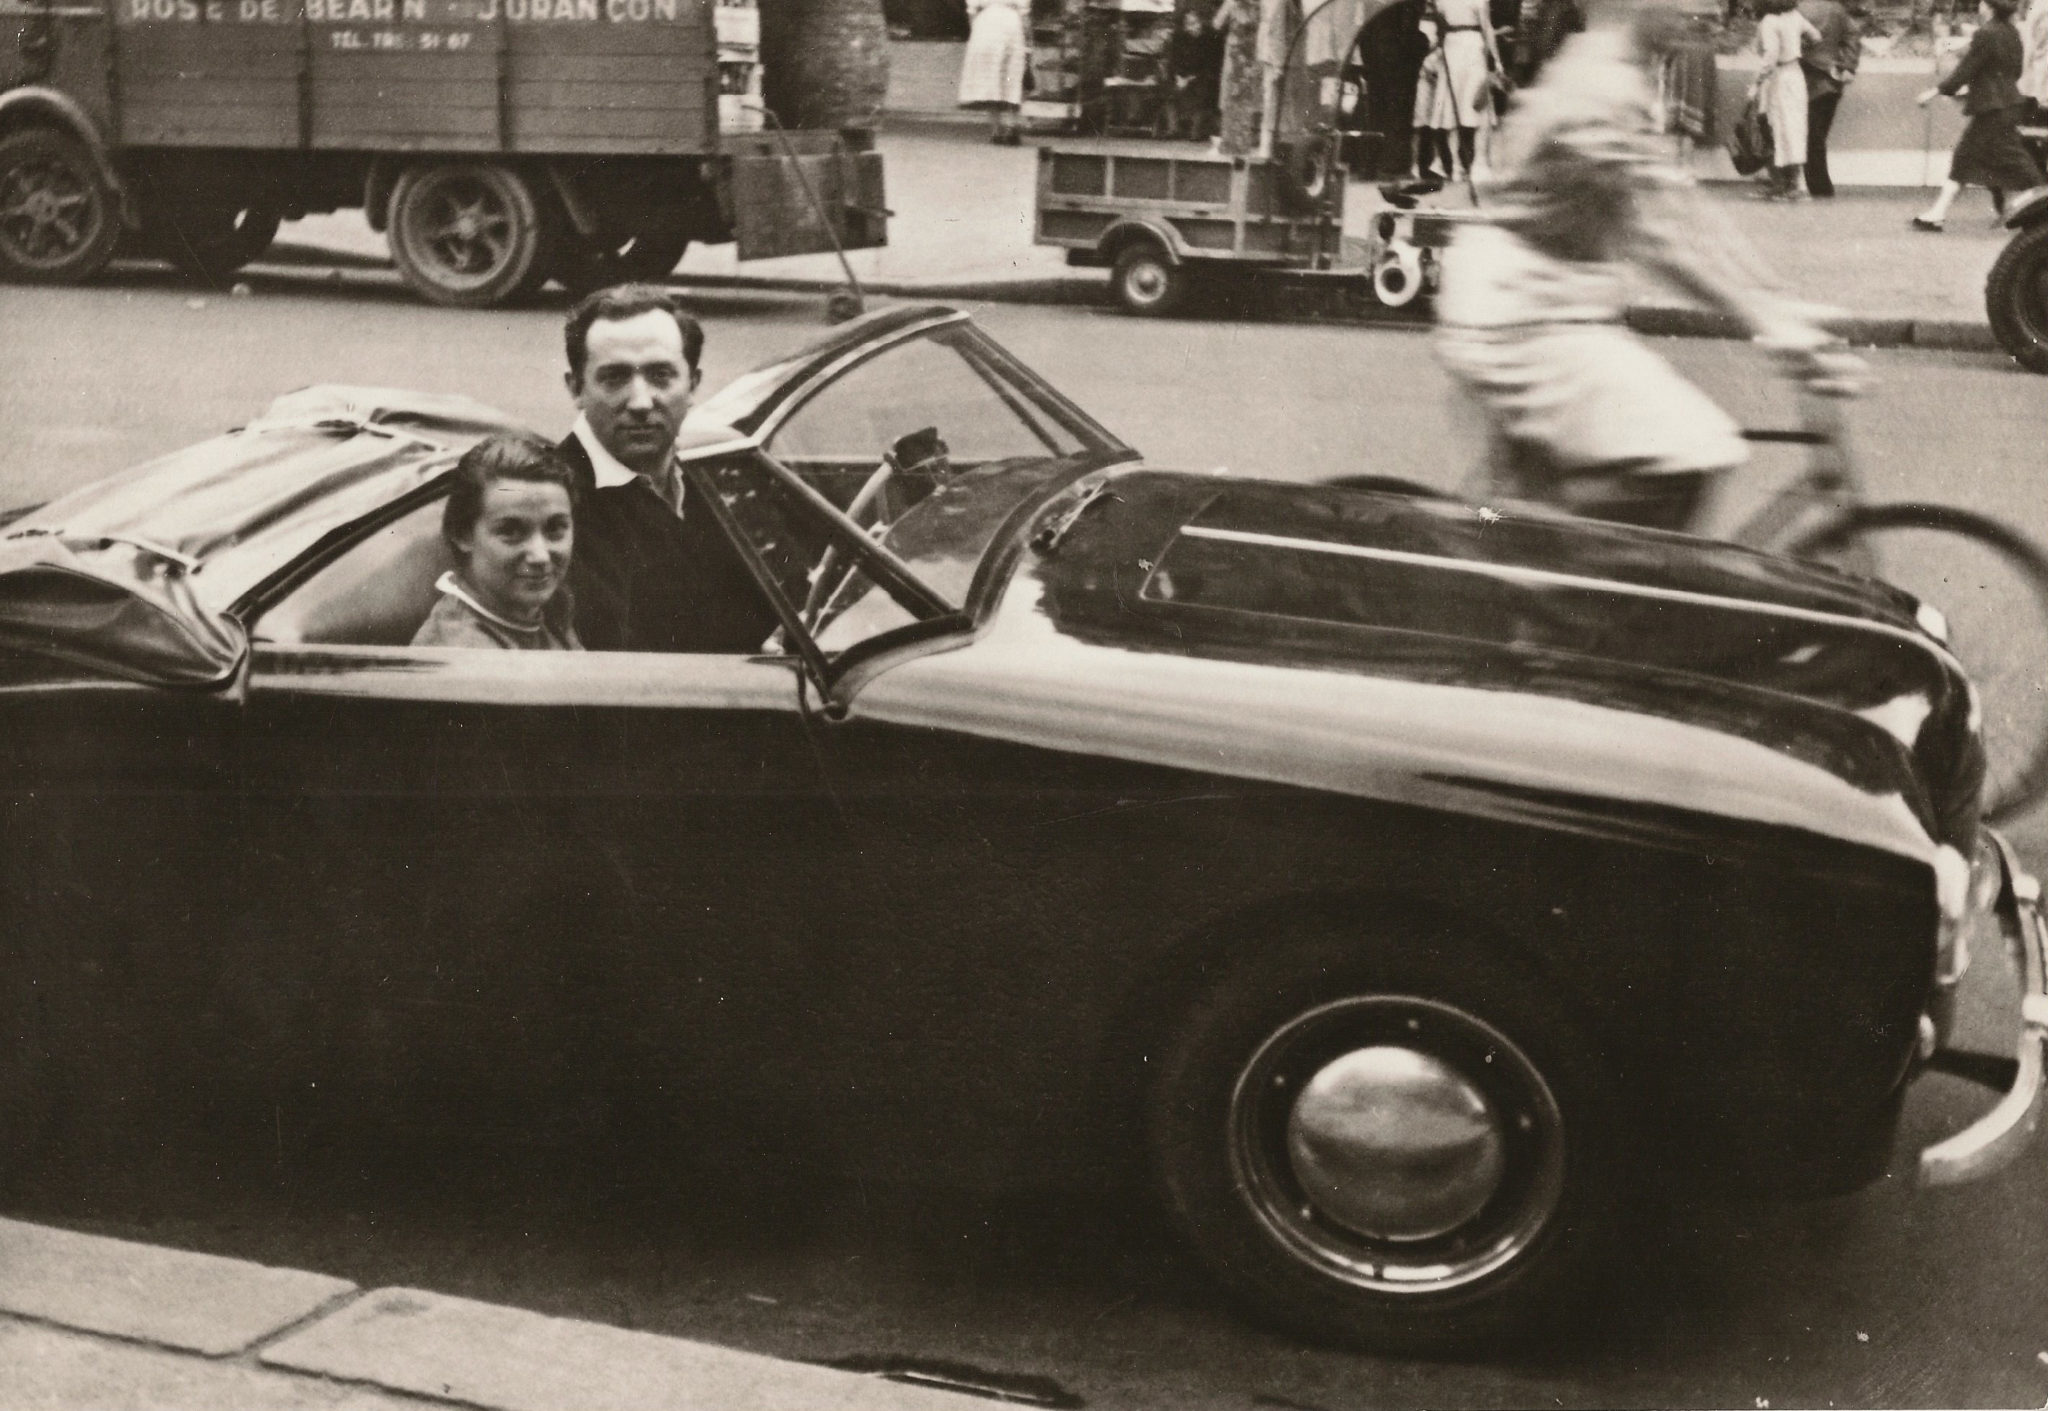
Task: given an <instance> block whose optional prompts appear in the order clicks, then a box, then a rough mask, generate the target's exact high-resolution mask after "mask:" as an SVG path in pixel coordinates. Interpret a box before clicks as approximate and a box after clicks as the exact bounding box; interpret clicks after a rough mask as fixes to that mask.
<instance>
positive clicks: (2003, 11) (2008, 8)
mask: <svg viewBox="0 0 2048 1411" xmlns="http://www.w3.org/2000/svg"><path fill="white" fill-rule="evenodd" d="M1982 3H1983V4H1985V5H1988V6H1990V7H1991V13H1992V14H1994V15H1996V16H1998V18H2000V19H2002V20H2009V19H2011V18H2012V17H2013V15H2014V14H2015V13H2016V12H2017V11H2018V10H2019V8H2020V0H1982Z"/></svg>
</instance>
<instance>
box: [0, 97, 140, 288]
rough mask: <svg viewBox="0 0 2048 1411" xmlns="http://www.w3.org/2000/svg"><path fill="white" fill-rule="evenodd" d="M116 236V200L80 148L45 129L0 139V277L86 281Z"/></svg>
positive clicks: (107, 257) (108, 254)
mask: <svg viewBox="0 0 2048 1411" xmlns="http://www.w3.org/2000/svg"><path fill="white" fill-rule="evenodd" d="M120 238H121V215H120V210H119V205H118V202H117V201H116V199H115V196H114V192H113V190H112V188H110V187H109V186H108V185H107V183H106V181H105V180H104V179H103V178H102V177H101V176H100V170H99V166H98V164H97V163H95V162H94V161H93V159H92V153H91V152H90V151H89V150H88V149H87V148H86V146H85V144H84V143H82V142H80V141H79V140H78V139H77V138H75V137H71V136H69V135H68V134H65V133H61V132H52V131H50V130H49V129H48V128H30V129H29V130H28V131H26V132H17V133H15V134H13V135H12V136H10V137H6V138H0V277H5V278H7V279H11V280H19V281H22V282H24V283H30V284H74V283H77V282H79V281H82V280H87V279H91V278H92V277H93V276H94V275H96V274H98V273H99V272H100V271H101V270H103V269H105V268H106V267H107V261H109V260H111V259H112V258H113V257H114V244H115V242H116V241H118V240H119V239H120Z"/></svg>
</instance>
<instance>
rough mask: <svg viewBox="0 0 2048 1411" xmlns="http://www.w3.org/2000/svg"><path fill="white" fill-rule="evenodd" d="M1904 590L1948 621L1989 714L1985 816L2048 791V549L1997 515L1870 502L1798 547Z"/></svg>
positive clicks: (1997, 816) (2019, 806) (1952, 641)
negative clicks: (1994, 517)
mask: <svg viewBox="0 0 2048 1411" xmlns="http://www.w3.org/2000/svg"><path fill="white" fill-rule="evenodd" d="M1792 552H1793V553H1795V554H1797V555H1798V556H1800V557H1802V558H1810V559H1819V560H1822V561H1823V562H1828V563H1833V564H1836V565H1838V566H1840V567H1843V568H1849V569H1852V570H1853V571H1855V572H1859V573H1863V574H1865V575H1867V576H1870V577H1874V578H1879V579H1882V580H1884V581H1885V582H1887V583H1890V584H1892V585H1893V586H1895V587H1899V588H1903V589H1905V590H1906V591H1907V592H1909V593H1911V594H1913V595H1914V596H1915V597H1917V598H1919V599H1921V600H1922V601H1923V602H1927V603H1930V604H1932V605H1933V606H1934V607H1936V608H1938V609H1939V610H1940V612H1941V614H1942V616H1943V617H1945V618H1946V619H1947V620H1948V630H1949V645H1950V648H1951V649H1952V650H1953V651H1954V652H1955V654H1956V657H1957V659H1958V660H1960V661H1961V662H1962V664H1963V668H1964V670H1966V671H1967V672H1968V673H1969V675H1970V680H1971V681H1972V682H1973V683H1975V685H1976V687H1977V695H1978V700H1979V702H1980V704H1981V707H1982V710H1983V716H1984V754H1985V763H1986V773H1985V778H1984V816H1985V817H1986V818H1988V819H1990V820H1991V821H1992V822H2001V821H2003V820H2005V819H2009V818H2012V817H2014V816H2015V815H2017V814H2020V813H2022V812H2024V811H2025V810H2027V809H2029V808H2031V807H2032V806H2033V805H2034V804H2036V803H2038V802H2039V801H2040V799H2041V796H2042V794H2043V793H2044V792H2048V554H2043V553H2042V551H2041V550H2040V549H2039V548H2038V547H2036V546H2035V545H2034V544H2033V543H2032V542H2030V541H2029V540H2027V539H2026V538H2024V537H2022V536H2021V535H2019V534H2016V533H2014V532H2013V531H2012V530H2010V529H2008V528H2006V527H2005V526H2004V525H2002V524H2000V523H1998V522H1997V521H1996V520H1993V519H1987V518H1985V517H1984V516H1983V515H1980V514H1973V513H1971V512H1970V511H1968V510H1959V509H1951V508H1948V507H1946V506H1942V505H1914V504H1902V505H1866V506H1863V507H1861V508H1859V509H1856V510H1852V511H1850V512H1849V514H1848V515H1847V516H1846V517H1845V518H1844V519H1843V520H1841V521H1840V522H1839V523H1837V524H1834V525H1831V526H1829V527H1827V528H1825V529H1823V530H1821V531H1820V532H1818V533H1816V534H1813V535H1811V536H1809V537H1807V538H1806V539H1804V540H1801V541H1800V542H1799V543H1797V544H1795V545H1793V547H1792Z"/></svg>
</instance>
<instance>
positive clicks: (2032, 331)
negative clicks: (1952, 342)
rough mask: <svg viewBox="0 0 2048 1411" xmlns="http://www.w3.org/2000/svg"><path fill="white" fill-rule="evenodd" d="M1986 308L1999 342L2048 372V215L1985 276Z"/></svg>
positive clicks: (2026, 363)
mask: <svg viewBox="0 0 2048 1411" xmlns="http://www.w3.org/2000/svg"><path fill="white" fill-rule="evenodd" d="M1984 312H1985V313H1986V314H1988V315H1989V316H1990V319H1991V331H1992V333H1993V334H1995V335H1996V336H1997V338H1998V342H1999V346H2000V347H2002V348H2004V349H2005V350H2006V351H2007V352H2008V353H2011V354H2012V355H2013V358H2014V360H2015V361H2017V362H2018V363H2019V365H2020V366H2021V367H2023V368H2026V369H2027V370H2028V371H2030V372H2043V373H2048V221H2037V222H2036V223H2035V224H2033V225H2030V226H2028V227H2027V228H2026V229H2025V230H2022V231H2021V232H2020V233H2019V234H2018V235H2015V236H2014V237H2013V238H2012V240H2011V241H2010V242H2009V243H2008V244H2007V245H2006V247H2005V249H2004V250H2002V251H2000V252H1999V256H1998V260H1997V262H1996V263H1995V264H1993V265H1992V266H1991V273H1990V275H1989V276H1988V277H1987V278H1986V279H1985V281H1984Z"/></svg>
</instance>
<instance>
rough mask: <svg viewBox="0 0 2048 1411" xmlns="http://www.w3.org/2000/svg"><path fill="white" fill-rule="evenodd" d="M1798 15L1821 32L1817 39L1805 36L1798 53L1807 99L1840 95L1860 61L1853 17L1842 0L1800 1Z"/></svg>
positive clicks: (1860, 51)
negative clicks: (1804, 76) (1803, 72)
mask: <svg viewBox="0 0 2048 1411" xmlns="http://www.w3.org/2000/svg"><path fill="white" fill-rule="evenodd" d="M1799 13H1800V14H1802V15H1804V16H1806V21H1807V23H1808V24H1810V25H1812V26H1813V27H1814V28H1815V29H1817V30H1819V31H1820V37H1819V38H1818V39H1816V38H1814V37H1813V36H1812V35H1808V36H1806V38H1805V40H1804V41H1803V42H1802V43H1801V46H1800V51H1799V65H1800V67H1801V68H1803V69H1805V70H1806V96H1807V98H1808V99H1809V100H1811V99H1814V98H1825V97H1826V96H1827V95H1828V94H1830V93H1840V92H1841V91H1842V87H1843V85H1844V84H1846V83H1847V82H1848V81H1849V79H1850V77H1852V76H1853V75H1854V74H1855V72H1856V68H1857V66H1858V65H1859V64H1861V63H1862V62H1863V40H1862V37H1861V36H1860V35H1859V34H1858V33H1857V30H1856V18H1855V16H1853V15H1851V14H1850V13H1849V11H1848V9H1847V8H1846V7H1844V6H1843V4H1842V0H1799Z"/></svg>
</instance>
